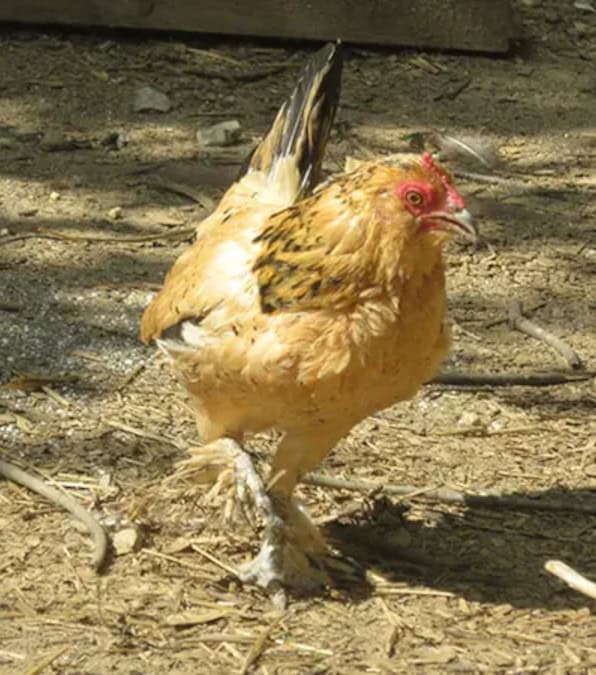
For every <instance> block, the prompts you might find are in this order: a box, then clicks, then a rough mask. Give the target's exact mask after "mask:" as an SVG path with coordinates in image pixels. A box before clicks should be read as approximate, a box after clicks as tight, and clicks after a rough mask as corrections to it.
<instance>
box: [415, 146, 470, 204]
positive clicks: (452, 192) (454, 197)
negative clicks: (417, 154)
mask: <svg viewBox="0 0 596 675" xmlns="http://www.w3.org/2000/svg"><path fill="white" fill-rule="evenodd" d="M422 166H424V168H426V169H428V170H429V171H431V172H432V173H434V174H435V176H437V177H438V178H439V180H440V181H441V183H442V184H443V187H444V188H445V190H446V191H447V195H448V198H449V202H450V205H451V206H452V207H455V208H458V209H463V208H465V204H464V200H463V199H462V197H461V195H460V194H459V192H458V191H457V190H456V189H455V187H454V185H453V183H452V182H451V177H450V176H449V174H448V173H447V172H446V171H445V169H444V168H443V167H442V166H440V165H439V164H436V163H435V160H434V159H433V157H432V155H431V154H430V152H425V153H424V154H423V155H422Z"/></svg>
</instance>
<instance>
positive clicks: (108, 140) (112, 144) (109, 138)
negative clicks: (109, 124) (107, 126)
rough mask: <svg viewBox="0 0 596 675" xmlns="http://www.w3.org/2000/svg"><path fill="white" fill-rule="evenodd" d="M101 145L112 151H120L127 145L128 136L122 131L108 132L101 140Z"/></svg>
mask: <svg viewBox="0 0 596 675" xmlns="http://www.w3.org/2000/svg"><path fill="white" fill-rule="evenodd" d="M101 144H102V145H105V146H107V147H109V148H114V150H122V148H123V147H124V146H125V145H127V144H128V134H127V133H126V131H124V130H123V129H120V130H118V131H110V132H109V133H107V134H106V135H105V136H104V137H103V138H102V140H101Z"/></svg>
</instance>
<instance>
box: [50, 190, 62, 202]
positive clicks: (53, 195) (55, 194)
mask: <svg viewBox="0 0 596 675" xmlns="http://www.w3.org/2000/svg"><path fill="white" fill-rule="evenodd" d="M60 196H61V195H60V193H59V192H56V191H53V192H50V201H51V202H57V201H58V200H59V199H60Z"/></svg>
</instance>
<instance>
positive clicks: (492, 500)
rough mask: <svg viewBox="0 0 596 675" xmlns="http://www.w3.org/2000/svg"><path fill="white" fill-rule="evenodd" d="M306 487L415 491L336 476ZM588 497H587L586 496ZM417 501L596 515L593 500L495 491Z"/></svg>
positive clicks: (310, 479)
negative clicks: (571, 501) (570, 499)
mask: <svg viewBox="0 0 596 675" xmlns="http://www.w3.org/2000/svg"><path fill="white" fill-rule="evenodd" d="M302 482H303V483H305V484H306V485H316V486H318V487H328V488H333V489H337V490H351V491H353V492H367V493H368V492H371V491H373V490H378V491H379V492H381V493H383V494H386V495H396V496H400V497H404V496H405V497H408V496H409V497H410V498H412V499H413V498H415V497H413V496H412V495H413V493H415V492H416V491H417V490H418V488H417V487H416V486H414V485H392V484H391V483H389V484H381V483H376V482H375V481H370V480H347V479H345V478H338V477H336V476H325V475H323V474H318V473H311V474H308V475H307V476H305V477H304V478H303V480H302ZM586 494H588V493H586ZM416 497H417V498H420V499H428V500H431V501H434V502H442V503H445V504H463V505H465V506H477V507H484V508H507V509H523V510H529V511H568V512H571V513H586V514H589V515H596V499H595V500H591V503H590V502H586V501H582V502H580V501H579V500H578V501H575V502H574V503H570V502H567V501H564V500H562V499H552V498H550V499H546V498H542V497H522V496H518V495H505V494H502V493H501V492H499V491H492V490H491V491H490V492H489V491H486V492H483V493H479V494H466V493H464V492H458V491H457V490H450V489H448V488H439V489H437V490H432V491H429V492H418V495H416Z"/></svg>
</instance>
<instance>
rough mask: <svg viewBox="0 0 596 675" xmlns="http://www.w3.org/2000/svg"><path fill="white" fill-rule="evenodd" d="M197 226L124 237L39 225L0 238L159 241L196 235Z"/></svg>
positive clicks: (7, 240)
mask: <svg viewBox="0 0 596 675" xmlns="http://www.w3.org/2000/svg"><path fill="white" fill-rule="evenodd" d="M195 230H196V228H195V227H185V228H183V229H181V230H173V231H171V232H160V233H159V234H139V235H131V236H123V237H94V236H91V235H84V234H73V233H71V232H60V230H51V229H49V228H45V227H39V228H37V230H35V232H25V233H24V234H19V235H16V236H15V237H5V238H3V239H0V246H1V245H2V244H12V243H13V242H15V241H22V240H24V239H56V240H58V241H81V242H84V243H86V244H106V243H107V244H133V243H139V242H144V241H158V240H159V239H185V238H188V237H189V236H190V235H194V233H195Z"/></svg>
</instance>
